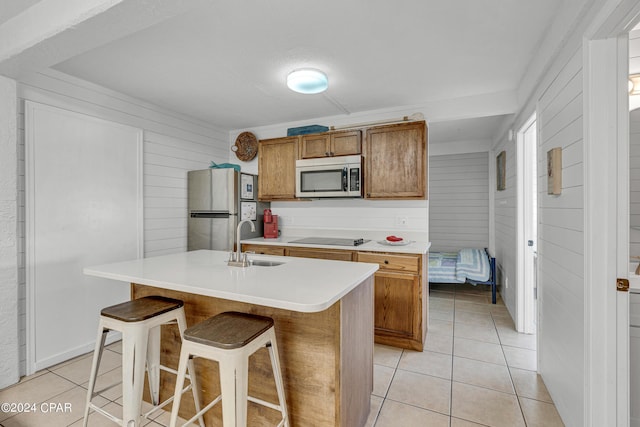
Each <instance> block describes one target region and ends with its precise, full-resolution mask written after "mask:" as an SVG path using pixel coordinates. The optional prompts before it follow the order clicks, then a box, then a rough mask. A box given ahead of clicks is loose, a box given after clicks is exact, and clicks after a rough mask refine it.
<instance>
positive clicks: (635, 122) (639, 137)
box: [629, 30, 640, 263]
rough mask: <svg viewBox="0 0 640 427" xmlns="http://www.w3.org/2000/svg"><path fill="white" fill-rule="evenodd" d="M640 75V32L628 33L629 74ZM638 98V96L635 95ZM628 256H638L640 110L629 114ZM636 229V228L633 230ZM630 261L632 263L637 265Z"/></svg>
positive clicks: (639, 246)
mask: <svg viewBox="0 0 640 427" xmlns="http://www.w3.org/2000/svg"><path fill="white" fill-rule="evenodd" d="M638 73H640V30H635V31H631V32H630V33H629V74H638ZM635 96H636V97H637V96H640V95H635ZM629 132H630V133H629V175H630V178H631V182H630V190H631V192H630V199H629V203H630V206H629V208H630V214H631V215H630V217H629V222H630V225H631V227H632V228H631V232H630V233H629V255H630V256H640V109H636V110H634V111H632V112H631V113H630V114H629ZM633 227H637V228H633ZM638 262H640V261H638V260H632V263H638Z"/></svg>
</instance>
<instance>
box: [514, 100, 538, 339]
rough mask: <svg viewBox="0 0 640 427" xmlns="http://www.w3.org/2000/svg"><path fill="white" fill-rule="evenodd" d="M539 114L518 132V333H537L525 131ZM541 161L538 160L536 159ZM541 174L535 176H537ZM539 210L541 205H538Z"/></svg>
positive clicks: (536, 147)
mask: <svg viewBox="0 0 640 427" xmlns="http://www.w3.org/2000/svg"><path fill="white" fill-rule="evenodd" d="M536 120H537V113H536V112H534V113H533V114H531V116H530V117H529V118H528V119H527V120H526V121H525V122H524V123H523V124H522V126H521V127H520V129H519V130H518V133H517V138H516V161H517V163H518V166H517V168H516V169H517V185H518V191H517V242H518V243H517V270H516V271H517V282H516V283H517V285H516V304H517V309H516V313H517V315H516V330H517V331H518V332H522V333H525V334H532V333H535V332H536V331H535V326H534V323H533V320H534V316H535V315H536V313H534V312H533V309H532V307H533V291H532V292H528V287H527V286H526V283H527V280H528V279H527V277H526V276H527V274H526V272H527V262H528V261H529V262H530V263H531V264H532V265H530V266H529V268H530V269H532V271H533V269H535V268H536V267H535V263H534V261H533V259H532V257H531V259H529V260H527V252H528V249H527V240H529V239H528V237H529V235H528V234H529V233H528V232H527V229H528V221H529V220H530V218H529V215H528V214H527V210H526V207H527V203H526V199H527V197H529V193H530V190H531V189H530V188H527V183H528V178H527V177H526V176H525V175H526V171H527V170H528V168H527V166H526V162H527V161H529V159H528V155H527V154H526V153H527V151H528V150H529V149H530V147H525V144H526V141H525V134H526V133H527V131H528V130H529V129H530V128H531V126H537V124H536V123H537V121H536ZM537 140H538V132H537V129H536V141H535V142H534V145H535V146H534V147H533V150H534V152H535V153H536V157H537V149H538V143H537ZM536 161H537V160H536ZM536 178H537V177H535V176H534V177H533V179H536ZM536 209H537V208H536ZM537 240H538V236H537V231H536V236H534V242H537ZM533 276H534V278H533V279H535V271H533Z"/></svg>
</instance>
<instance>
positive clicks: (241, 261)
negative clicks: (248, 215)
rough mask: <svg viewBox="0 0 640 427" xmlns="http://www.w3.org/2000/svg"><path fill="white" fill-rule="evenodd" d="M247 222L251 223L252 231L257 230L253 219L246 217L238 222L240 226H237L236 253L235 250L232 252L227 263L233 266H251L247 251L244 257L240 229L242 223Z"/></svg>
mask: <svg viewBox="0 0 640 427" xmlns="http://www.w3.org/2000/svg"><path fill="white" fill-rule="evenodd" d="M245 222H248V223H249V224H251V231H256V225H255V224H254V223H253V221H251V220H249V219H245V220H243V221H240V222H239V223H238V227H237V228H236V253H235V254H234V253H233V252H231V254H230V256H229V261H228V262H227V265H230V266H233V267H248V266H249V260H248V259H247V254H246V253H245V256H244V258H243V257H242V246H240V229H241V228H242V224H244V223H245Z"/></svg>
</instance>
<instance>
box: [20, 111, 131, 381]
mask: <svg viewBox="0 0 640 427" xmlns="http://www.w3.org/2000/svg"><path fill="white" fill-rule="evenodd" d="M25 115H26V118H25V120H26V123H25V133H26V134H25V136H26V146H25V149H26V162H25V165H26V166H25V168H26V216H27V218H26V220H27V224H26V256H27V374H30V373H33V372H35V371H37V370H39V369H43V368H46V367H48V366H51V365H53V364H56V363H59V362H61V361H64V360H67V359H69V358H71V357H73V356H76V355H78V354H82V353H85V352H87V351H89V350H90V349H91V348H92V346H93V344H92V342H93V341H94V340H95V335H96V330H97V327H98V316H99V312H100V309H101V308H102V307H105V306H108V305H111V304H115V303H117V302H122V301H126V300H127V299H129V287H128V285H126V284H122V283H118V282H114V281H110V280H105V279H98V278H91V277H88V276H84V275H83V274H82V269H83V267H86V266H90V265H96V264H103V263H108V262H114V261H124V260H127V259H135V258H138V257H140V256H142V239H141V237H142V201H141V200H142V199H141V194H142V191H141V188H142V187H141V183H142V178H141V176H142V175H141V166H140V164H141V142H142V137H141V135H142V131H140V130H138V129H135V128H132V127H129V126H123V125H120V124H117V123H112V122H108V121H105V120H100V119H96V118H94V117H90V116H86V115H83V114H78V113H75V112H71V111H67V110H63V109H59V108H55V107H50V106H46V105H42V104H37V103H33V102H28V101H27V102H26V103H25Z"/></svg>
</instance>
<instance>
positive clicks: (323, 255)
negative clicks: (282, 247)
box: [286, 248, 353, 261]
mask: <svg viewBox="0 0 640 427" xmlns="http://www.w3.org/2000/svg"><path fill="white" fill-rule="evenodd" d="M286 254H287V255H288V256H295V257H300V258H317V259H333V260H336V261H351V260H352V259H353V253H352V252H351V251H340V250H335V251H334V250H331V249H312V248H288V249H287V250H286Z"/></svg>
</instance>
